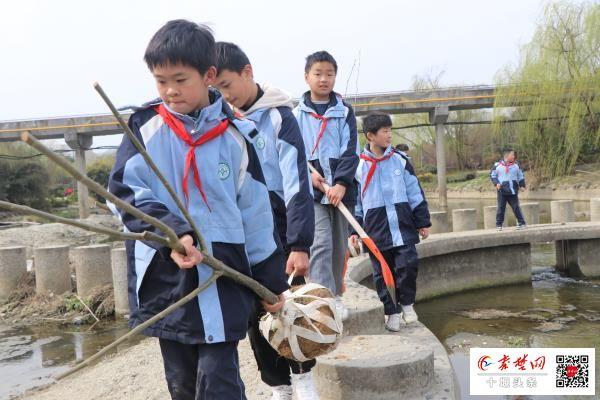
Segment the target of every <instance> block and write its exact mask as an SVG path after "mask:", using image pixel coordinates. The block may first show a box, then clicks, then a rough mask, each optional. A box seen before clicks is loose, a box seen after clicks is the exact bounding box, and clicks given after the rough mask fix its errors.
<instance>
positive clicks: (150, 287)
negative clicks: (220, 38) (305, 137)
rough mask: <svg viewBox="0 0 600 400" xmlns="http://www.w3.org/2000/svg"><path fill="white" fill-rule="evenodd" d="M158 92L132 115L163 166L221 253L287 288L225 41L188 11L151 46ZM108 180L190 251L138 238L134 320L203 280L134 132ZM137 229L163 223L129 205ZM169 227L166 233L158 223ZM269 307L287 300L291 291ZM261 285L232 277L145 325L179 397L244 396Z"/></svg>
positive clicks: (126, 217) (128, 218) (204, 272)
mask: <svg viewBox="0 0 600 400" xmlns="http://www.w3.org/2000/svg"><path fill="white" fill-rule="evenodd" d="M144 60H145V61H146V63H147V65H148V67H149V69H150V71H151V72H152V75H153V76H154V79H155V81H156V86H157V89H158V93H159V95H160V99H158V100H157V101H156V102H154V103H151V104H148V105H146V106H145V107H143V108H142V109H140V110H138V111H136V112H135V113H134V114H133V115H131V117H130V118H129V126H130V127H131V129H132V130H133V132H134V134H135V135H136V136H137V138H138V139H139V140H140V141H141V142H142V143H143V145H144V147H145V148H146V151H147V152H148V153H149V155H150V156H151V157H152V159H153V160H154V162H155V163H156V164H157V166H158V168H159V169H160V171H161V172H162V173H163V174H164V175H165V177H166V179H167V180H168V181H169V183H170V184H171V185H172V186H173V188H174V190H175V191H176V192H177V194H178V195H179V197H180V198H181V199H184V200H185V203H186V205H187V207H188V210H189V213H190V214H191V215H192V218H194V221H195V223H196V225H197V226H198V228H199V230H200V231H201V233H202V234H203V236H204V239H205V240H206V244H207V246H208V248H209V250H210V251H211V252H212V254H213V255H214V257H216V258H217V259H219V260H221V261H223V262H224V263H225V264H227V265H228V266H230V267H231V268H234V269H236V270H237V271H239V272H241V273H243V274H245V275H248V276H252V277H253V278H254V279H256V280H257V281H258V282H260V283H261V284H262V285H264V286H266V287H267V288H268V289H270V290H271V291H273V292H274V293H277V294H280V293H282V292H284V291H285V290H287V288H288V285H287V282H286V277H285V273H284V272H285V271H284V268H283V265H284V260H283V252H282V251H281V247H280V246H278V244H277V243H276V240H275V239H274V237H273V228H274V226H273V217H272V213H271V206H270V202H269V193H268V190H267V187H266V185H265V181H264V177H263V173H262V169H261V166H260V162H259V159H258V157H257V155H256V153H255V151H254V148H253V147H252V145H251V144H250V143H248V142H247V141H246V139H244V136H243V134H242V133H245V134H247V133H248V132H251V131H252V130H254V129H255V128H254V124H252V123H251V122H247V121H241V120H239V119H236V118H235V117H234V115H233V112H232V110H231V109H230V108H229V106H228V105H227V103H226V102H225V101H224V100H223V98H222V96H221V94H220V93H219V92H218V91H217V90H215V89H212V88H210V85H211V84H213V83H214V80H215V77H216V72H217V71H216V68H215V65H216V51H215V41H214V38H213V35H212V33H211V32H210V31H209V30H208V28H206V27H204V26H199V25H197V24H195V23H192V22H189V21H185V20H175V21H169V22H167V24H165V25H164V26H163V27H162V28H160V29H159V30H158V32H156V33H155V34H154V36H153V37H152V40H151V41H150V43H149V44H148V47H147V48H146V53H145V55H144ZM109 190H110V191H111V193H113V194H115V195H116V196H118V197H119V198H121V199H122V200H124V201H127V202H128V203H130V204H131V205H133V206H134V207H136V208H138V209H139V210H141V211H143V212H145V213H146V214H148V215H150V216H153V217H155V218H158V219H160V220H161V221H162V222H164V223H165V224H166V225H168V226H169V227H171V228H172V229H173V230H174V231H175V232H176V233H177V235H178V236H179V238H180V241H181V244H182V245H183V246H184V248H185V252H186V254H185V255H184V254H180V253H178V252H176V251H174V250H171V249H169V248H166V247H163V246H161V245H158V244H156V243H153V242H141V241H128V242H127V243H126V249H127V260H128V283H129V303H130V307H131V325H132V326H136V325H139V324H140V323H142V322H144V321H146V320H148V319H149V318H151V317H152V316H154V315H156V314H158V313H159V312H160V311H163V310H164V309H165V308H167V307H168V306H170V305H171V304H173V303H175V302H176V301H178V300H179V299H181V298H182V297H184V296H185V295H187V294H188V293H189V292H191V291H192V290H194V289H195V288H197V287H198V286H199V285H200V284H202V283H203V282H205V281H206V280H207V279H208V278H209V277H210V275H211V269H210V268H209V267H208V266H206V265H204V264H202V259H203V258H202V253H200V252H199V251H198V249H197V248H196V247H195V244H196V243H197V241H198V238H197V237H194V233H193V230H192V228H191V226H190V224H189V223H188V222H187V221H186V220H185V219H184V217H183V215H182V213H181V212H180V210H179V209H178V208H177V206H176V204H175V203H174V201H173V200H172V199H171V197H170V195H169V194H168V192H167V191H166V189H165V187H164V186H163V185H162V184H161V183H160V181H159V180H158V179H157V177H156V175H155V174H154V173H153V172H152V170H150V168H149V167H148V165H147V164H146V162H145V161H144V159H143V158H142V156H141V155H140V154H139V152H138V151H137V150H136V148H135V147H134V146H133V144H132V142H131V141H130V140H129V139H128V138H127V136H124V138H123V142H122V143H121V146H120V147H119V150H118V152H117V158H116V163H115V166H114V168H113V170H112V172H111V176H110V181H109ZM119 213H120V216H121V219H122V221H123V223H124V225H125V227H126V228H127V230H129V231H131V232H143V231H152V232H156V229H155V228H154V227H153V226H151V225H149V224H148V223H146V222H144V221H141V220H139V219H137V218H135V217H134V216H132V215H130V214H128V213H126V212H125V211H123V210H119ZM156 233H158V234H163V233H162V232H156ZM279 297H280V301H279V302H278V303H277V304H275V305H269V304H266V303H264V304H263V306H264V307H265V308H266V309H267V310H269V311H277V310H278V309H280V308H281V306H282V305H283V295H280V296H279ZM253 303H254V295H253V293H252V292H251V291H250V290H249V289H248V288H246V287H244V286H241V285H239V284H237V283H235V282H234V281H233V280H231V279H228V278H225V277H222V278H220V279H218V280H217V281H216V282H214V283H213V284H211V285H210V286H209V287H208V289H206V290H205V291H203V292H202V293H200V294H199V295H198V299H197V300H196V301H190V302H188V303H187V304H186V305H184V306H183V307H181V308H179V309H178V310H177V311H175V312H173V313H171V314H169V315H168V316H167V317H165V318H163V319H162V320H160V321H159V322H157V323H155V324H154V325H152V326H150V327H149V328H147V329H146V330H145V331H144V333H145V334H146V335H149V336H156V337H158V338H159V344H160V349H161V353H162V357H163V361H164V368H165V376H166V379H167V384H168V387H169V392H170V393H171V397H172V398H173V399H176V400H179V399H219V400H223V399H225V400H229V399H231V400H233V399H235V400H239V399H245V398H246V397H245V394H244V384H243V382H242V380H241V378H240V371H239V359H238V352H237V345H238V341H239V340H241V339H243V338H244V337H245V336H246V330H247V328H248V318H249V316H250V312H251V309H252V306H253Z"/></svg>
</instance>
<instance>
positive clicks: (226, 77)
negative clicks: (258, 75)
mask: <svg viewBox="0 0 600 400" xmlns="http://www.w3.org/2000/svg"><path fill="white" fill-rule="evenodd" d="M255 85H256V84H255V83H254V77H253V74H252V66H250V65H246V66H245V67H244V69H242V71H241V72H240V73H237V72H234V71H231V70H229V69H224V70H221V72H220V73H219V75H218V76H217V79H216V81H215V87H216V88H217V89H219V91H221V93H223V96H224V97H225V100H227V102H229V104H231V105H233V106H234V107H236V108H240V109H243V108H244V106H246V105H247V104H250V103H251V102H252V101H253V100H254V99H253V98H251V97H253V94H254V91H253V89H254V88H255Z"/></svg>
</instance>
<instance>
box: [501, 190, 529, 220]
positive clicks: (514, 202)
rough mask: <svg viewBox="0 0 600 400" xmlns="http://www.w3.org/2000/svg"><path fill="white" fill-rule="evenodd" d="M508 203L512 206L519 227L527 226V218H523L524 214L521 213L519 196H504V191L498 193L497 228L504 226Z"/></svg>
mask: <svg viewBox="0 0 600 400" xmlns="http://www.w3.org/2000/svg"><path fill="white" fill-rule="evenodd" d="M506 203H508V204H509V205H510V208H512V210H513V212H514V213H515V218H517V222H518V224H519V225H525V218H523V213H522V212H521V207H520V206H519V196H518V195H516V194H504V193H502V191H500V190H499V191H498V211H497V212H496V226H502V225H503V224H504V213H505V212H506Z"/></svg>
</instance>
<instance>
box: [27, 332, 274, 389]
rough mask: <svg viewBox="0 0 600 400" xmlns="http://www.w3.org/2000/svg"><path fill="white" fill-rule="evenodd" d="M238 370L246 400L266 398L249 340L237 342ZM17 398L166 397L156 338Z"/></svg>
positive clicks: (264, 387) (144, 341)
mask: <svg viewBox="0 0 600 400" xmlns="http://www.w3.org/2000/svg"><path fill="white" fill-rule="evenodd" d="M238 351H239V356H240V370H241V374H242V379H243V381H244V384H245V385H246V396H247V398H248V399H249V400H267V399H270V398H271V390H270V389H269V387H268V386H266V385H265V384H264V383H263V382H262V381H261V380H260V377H259V373H258V370H257V368H256V363H255V361H254V356H253V355H252V349H251V348H250V343H249V342H248V340H247V339H246V340H243V341H242V342H240V345H239V348H238ZM18 399H19V400H23V399H27V400H59V399H61V400H62V399H86V400H105V399H111V400H163V399H164V400H168V399H170V397H169V392H168V390H167V384H166V381H165V377H164V370H163V366H162V358H161V355H160V349H159V347H158V340H156V339H154V338H149V339H145V340H143V341H142V342H141V343H140V344H138V345H136V346H133V347H130V348H128V349H126V350H124V351H122V352H119V353H117V354H116V355H114V356H110V357H108V358H107V359H105V360H104V361H102V362H100V363H99V364H96V365H93V366H91V367H88V368H86V369H84V370H82V371H79V372H78V373H76V374H74V375H72V376H69V377H67V378H65V379H64V380H62V381H61V382H59V383H56V384H53V385H50V386H47V387H44V388H40V389H34V390H32V391H30V392H27V393H26V394H24V395H22V396H20V397H18Z"/></svg>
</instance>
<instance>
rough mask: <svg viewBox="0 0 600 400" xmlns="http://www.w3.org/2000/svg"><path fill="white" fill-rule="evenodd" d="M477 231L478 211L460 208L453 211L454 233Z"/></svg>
mask: <svg viewBox="0 0 600 400" xmlns="http://www.w3.org/2000/svg"><path fill="white" fill-rule="evenodd" d="M475 229H477V210H476V209H474V208H459V209H456V210H452V231H454V232H462V231H473V230H475Z"/></svg>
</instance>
